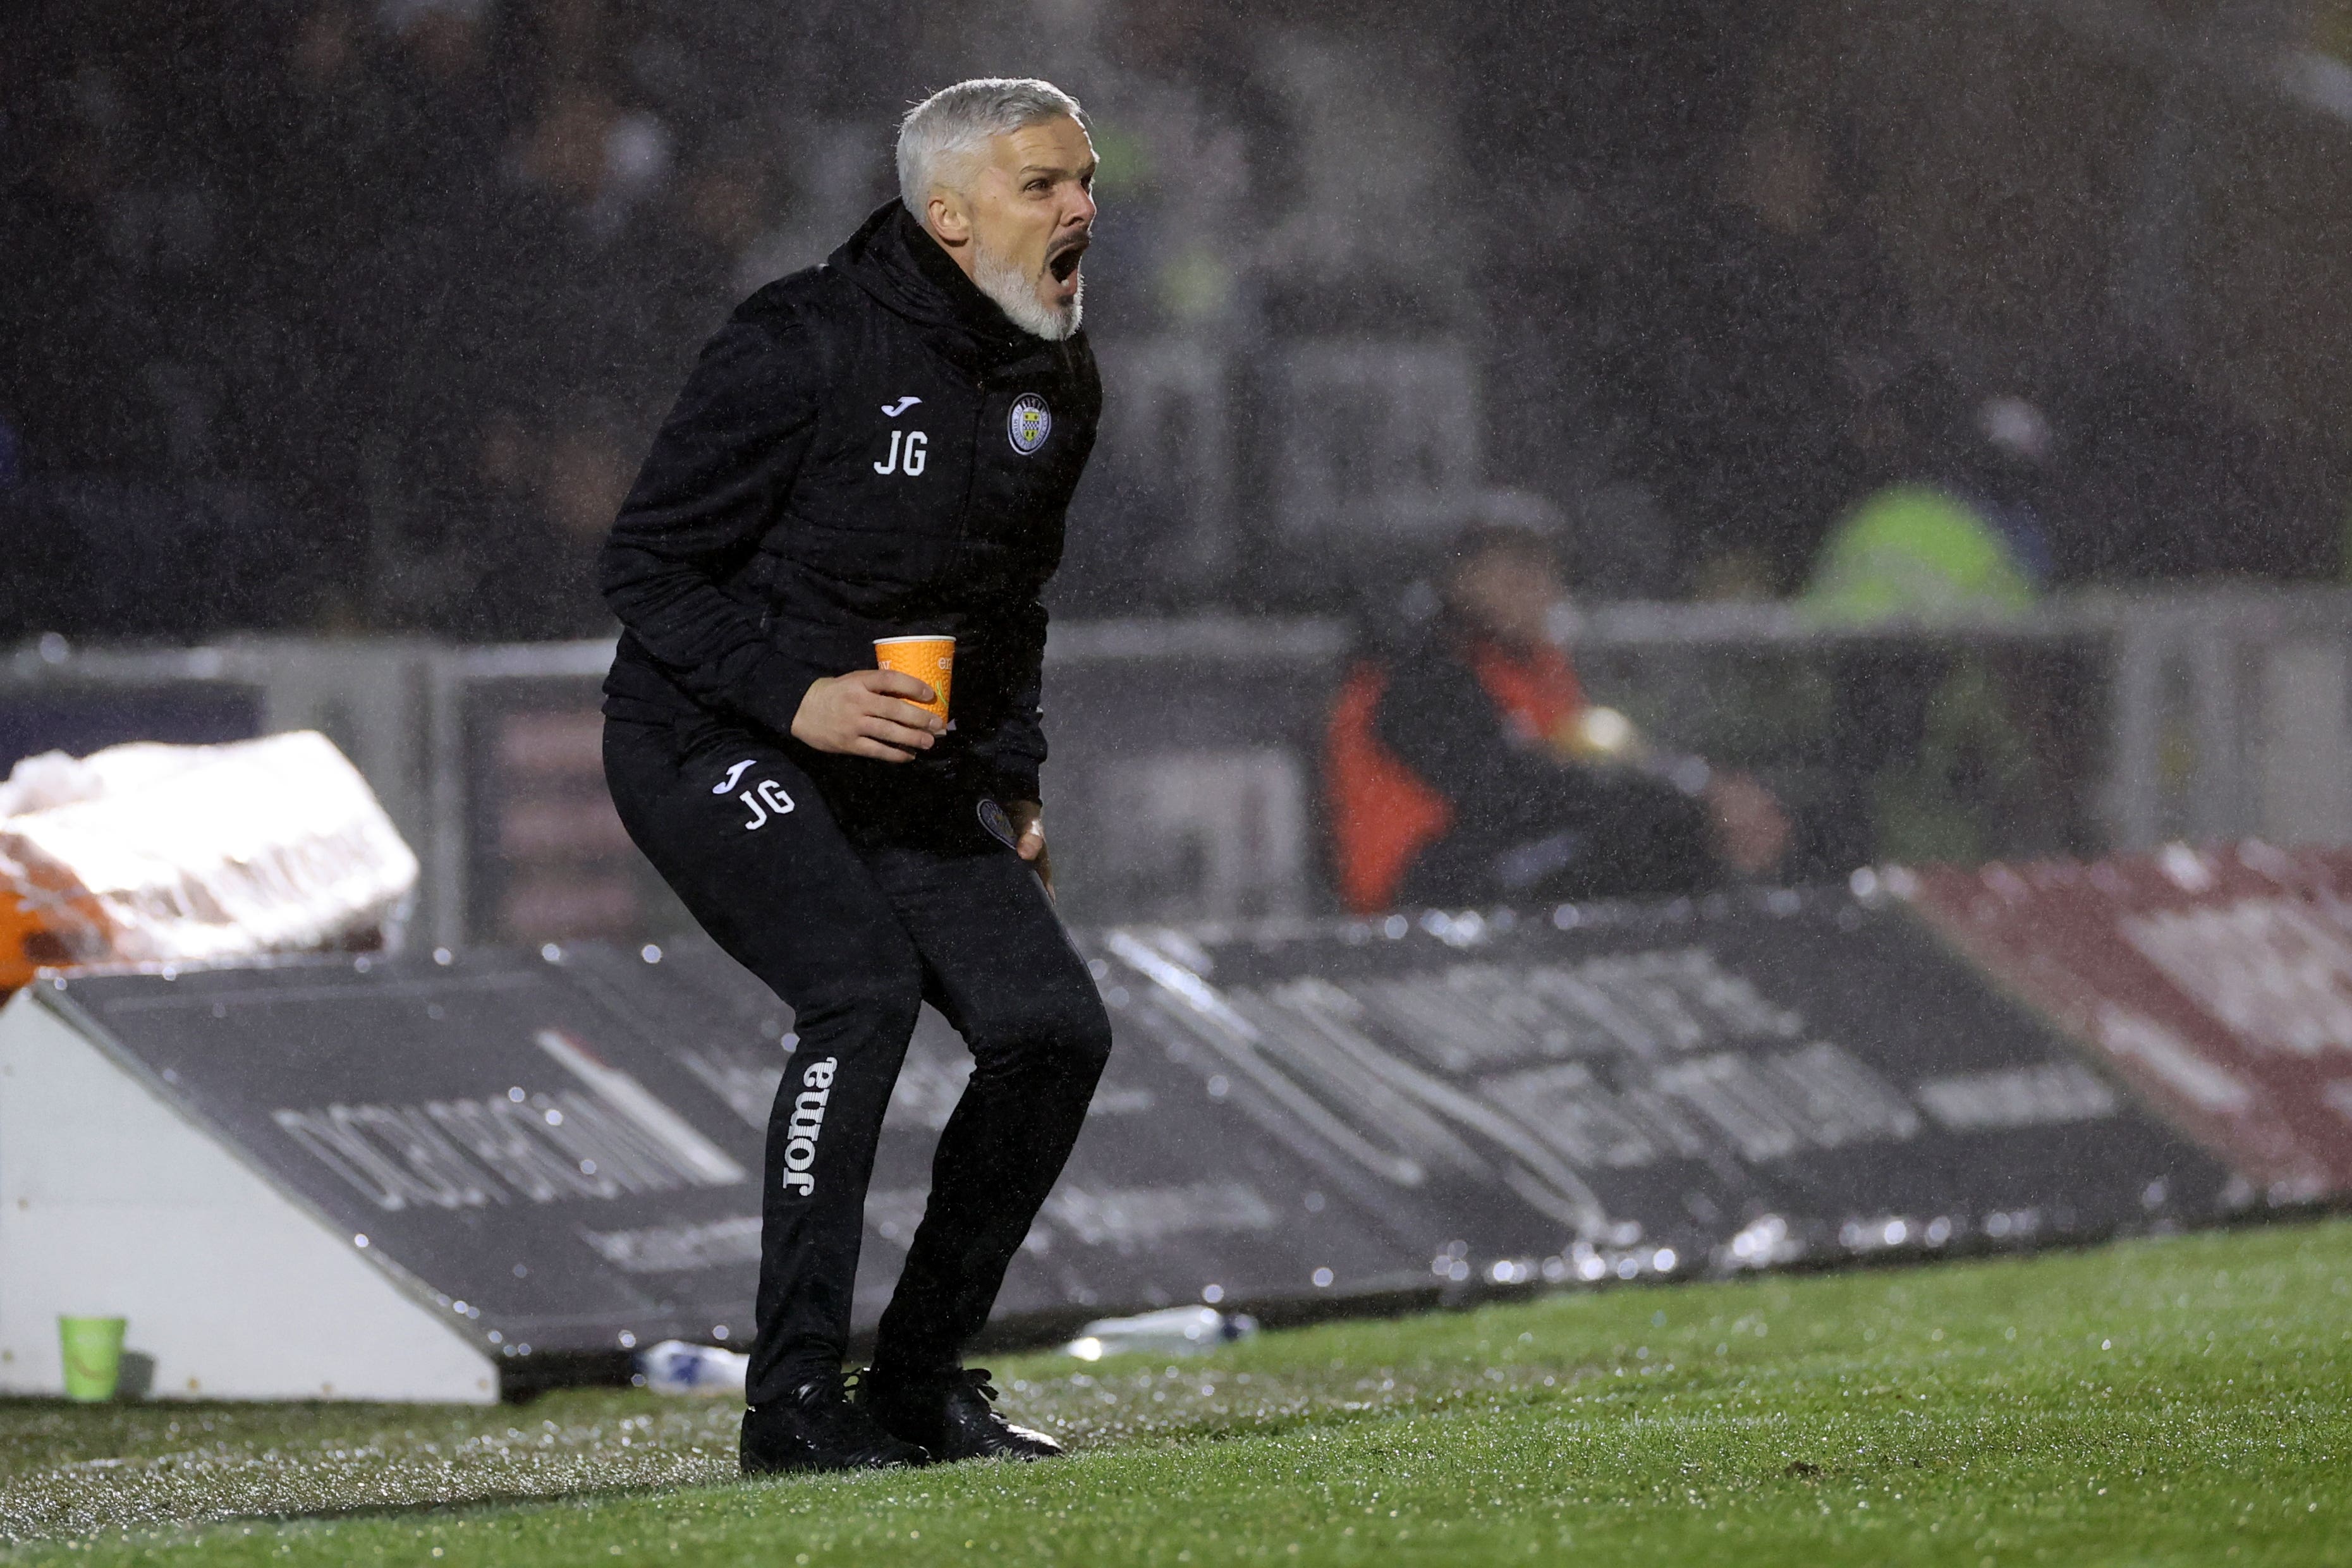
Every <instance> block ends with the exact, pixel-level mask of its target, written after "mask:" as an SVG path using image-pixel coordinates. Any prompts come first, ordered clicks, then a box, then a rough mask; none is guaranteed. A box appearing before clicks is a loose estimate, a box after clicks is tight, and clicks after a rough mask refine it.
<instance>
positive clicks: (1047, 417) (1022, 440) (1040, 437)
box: [1004, 392, 1054, 457]
mask: <svg viewBox="0 0 2352 1568" xmlns="http://www.w3.org/2000/svg"><path fill="white" fill-rule="evenodd" d="M1004 434H1005V435H1006V436H1007V437H1008V438H1009V439H1010V440H1011V441H1012V443H1013V451H1015V452H1018V453H1019V454H1021V455H1022V456H1024V457H1026V456H1028V455H1030V454H1031V453H1033V452H1034V451H1036V450H1037V448H1039V447H1040V446H1043V445H1045V437H1047V436H1049V435H1051V434H1054V411H1053V410H1052V409H1050V408H1047V407H1046V406H1045V399H1044V398H1042V397H1039V396H1038V395H1037V394H1036V393H1035V392H1023V393H1022V394H1021V395H1020V396H1019V397H1016V398H1014V399H1013V413H1012V415H1011V416H1010V417H1009V418H1008V419H1006V421H1005V422H1004Z"/></svg>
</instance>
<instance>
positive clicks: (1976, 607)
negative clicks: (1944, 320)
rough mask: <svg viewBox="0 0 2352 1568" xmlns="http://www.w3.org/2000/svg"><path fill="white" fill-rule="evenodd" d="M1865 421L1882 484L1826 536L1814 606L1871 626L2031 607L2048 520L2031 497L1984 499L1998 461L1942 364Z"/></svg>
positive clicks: (1881, 400)
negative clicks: (1982, 454) (1988, 456)
mask: <svg viewBox="0 0 2352 1568" xmlns="http://www.w3.org/2000/svg"><path fill="white" fill-rule="evenodd" d="M2013 424H2014V420H2013V419H2012V420H2011V421H2008V422H2005V423H2002V425H2001V428H2002V429H2003V430H2004V431H2010V430H2011V427H2012V426H2013ZM1858 425H1859V429H1858V441H1857V444H1858V445H1859V446H1860V447H1861V449H1862V450H1863V451H1864V453H1866V454H1867V455H1869V459H1870V461H1871V463H1872V465H1873V467H1874V470H1875V471H1876V474H1875V476H1876V478H1877V479H1878V481H1879V486H1878V488H1876V489H1875V490H1874V491H1873V492H1872V493H1871V494H1870V495H1869V496H1867V497H1864V499H1863V500H1862V501H1861V503H1860V504H1858V505H1857V506H1855V507H1853V509H1852V510H1851V511H1849V512H1847V513H1846V514H1845V516H1844V517H1841V518H1839V519H1838V521H1837V523H1836V524H1835V525H1834V526H1833V527H1832V528H1831V529H1830V532H1829V537H1828V538H1826V539H1824V540H1823V541H1822V547H1821V551H1820V553H1819V555H1818V556H1817V557H1816V559H1815V560H1814V563H1813V570H1812V574H1811V580H1810V581H1809V582H1808V583H1807V584H1806V587H1805V591H1804V595H1803V602H1804V604H1805V605H1806V607H1807V608H1808V609H1810V610H1811V611H1812V612H1814V613H1815V614H1816V615H1818V616H1820V617H1822V618H1823V619H1827V620H1834V621H1842V622H1872V621H1885V620H1893V619H1896V618H1902V619H1906V620H1914V621H1923V620H1924V621H1936V620H1948V619H1951V618H1953V617H1955V616H1959V615H1967V614H1970V613H1995V614H1998V613H2002V612H2013V611H2018V610H2022V609H2024V608H2025V607H2026V606H2027V605H2029V604H2031V603H2032V601H2033V598H2034V595H2035V592H2036V589H2037V587H2038V583H2039V580H2040V578H2041V576H2042V572H2040V571H2037V570H2036V569H2035V566H2034V564H2033V563H2034V562H2035V561H2037V560H2042V559H2047V547H2046V546H2045V545H2044V544H2043V542H2042V538H2041V534H2040V523H2039V519H2038V517H2037V516H2036V515H2035V513H2034V512H2033V511H2032V508H2031V507H2030V506H2028V505H2026V504H2024V503H2023V502H2022V501H2019V502H2014V503H2012V504H2011V505H2010V506H2006V507H2002V506H1998V505H1994V504H1992V503H1991V502H1990V500H1989V499H1988V497H1986V495H1985V491H1984V488H1983V486H1982V485H1981V483H1979V482H1977V481H1979V480H1980V479H1981V478H1982V476H1984V475H1985V474H1986V472H1987V470H1988V469H1989V468H1990V466H1991V465H1990V463H1989V462H1988V461H1986V460H1984V459H1982V458H1978V457H1976V449H1978V448H1979V447H1982V446H1983V445H1985V444H1984V443H1981V442H1979V441H1977V440H1976V439H1975V432H1974V431H1973V429H1972V428H1971V427H1970V426H1969V422H1968V419H1967V416H1966V415H1965V413H1963V411H1962V402H1961V399H1960V395H1959V392H1958V388H1956V387H1955V386H1954V385H1953V383H1952V380H1951V377H1950V376H1949V375H1948V373H1947V372H1946V371H1944V370H1943V369H1942V367H1940V366H1938V365H1937V364H1935V363H1933V362H1932V361H1929V362H1925V363H1922V364H1921V365H1919V366H1917V367H1916V368H1915V369H1914V370H1913V371H1911V373H1910V374H1909V375H1907V376H1906V377H1905V378H1904V379H1903V380H1902V381H1900V382H1897V383H1896V384H1895V386H1893V387H1891V388H1889V389H1888V390H1887V391H1886V392H1883V393H1882V394H1880V395H1879V396H1878V397H1877V398H1876V399H1874V400H1873V401H1872V402H1870V403H1869V404H1868V405H1866V406H1865V407H1864V410H1863V413H1862V414H1861V417H1860V419H1859V421H1858ZM1972 458H1973V459H1975V460H1974V461H1973V462H1972ZM1971 468H1973V469H1974V471H1975V472H1974V474H1973V475H1972V474H1971Z"/></svg>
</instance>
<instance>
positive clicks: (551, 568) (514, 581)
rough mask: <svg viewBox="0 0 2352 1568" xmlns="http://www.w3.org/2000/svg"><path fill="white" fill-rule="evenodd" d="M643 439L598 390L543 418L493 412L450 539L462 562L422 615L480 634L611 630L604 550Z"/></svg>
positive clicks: (488, 637) (522, 636) (536, 635)
mask: <svg viewBox="0 0 2352 1568" xmlns="http://www.w3.org/2000/svg"><path fill="white" fill-rule="evenodd" d="M641 444H642V441H641V440H640V439H639V438H637V437H636V436H635V435H634V434H633V433H632V432H631V431H630V430H629V429H628V428H627V425H626V422H625V420H624V419H623V418H622V417H621V416H620V414H619V413H618V412H617V411H616V410H614V409H613V408H611V407H609V406H606V405H604V404H602V403H599V402H595V401H593V400H590V399H574V400H570V401H567V402H563V403H562V404H560V405H559V406H558V407H557V408H556V410H555V411H554V412H553V413H552V414H551V416H550V417H548V418H547V419H545V420H544V421H542V422H539V423H530V422H527V421H525V420H524V419H522V418H520V417H519V416H517V415H515V414H513V413H501V414H499V415H497V416H495V417H493V418H492V419H491V420H490V421H489V423H488V425H487V426H486V427H485V429H484V431H483V432H482V435H481V438H480V444H479V446H478V451H477V454H476V459H477V487H476V489H475V490H474V494H473V499H472V505H471V506H470V507H469V508H468V510H467V513H466V515H465V517H464V519H463V521H462V523H461V525H460V528H461V529H462V532H461V533H460V535H459V536H458V537H457V538H454V539H452V540H451V541H450V545H449V550H450V554H451V556H452V557H453V559H454V561H455V565H456V569H455V570H454V571H452V572H451V573H450V574H449V575H448V576H447V577H446V578H445V579H444V580H442V581H441V584H440V590H439V593H438V597H437V601H436V603H435V604H434V605H433V606H432V607H431V609H430V610H429V612H427V614H426V616H425V620H426V623H427V624H428V625H429V626H430V627H431V628H432V630H434V631H436V632H440V633H441V634H443V635H445V636H449V637H456V638H462V639H468V640H472V641H478V642H503V641H518V642H534V641H552V640H558V639H562V638H570V637H595V636H604V635H608V634H610V633H611V632H612V630H613V623H612V616H611V613H610V612H608V611H607V610H606V609H605V607H604V597H603V595H602V594H600V593H599V592H598V591H597V590H596V585H595V574H594V567H595V558H596V550H597V549H598V547H599V546H600V545H602V543H603V542H604V534H605V532H606V530H607V529H609V528H611V527H612V524H613V514H614V512H616V511H618V510H619V509H620V505H621V497H623V495H625V493H626V492H627V490H628V487H629V480H630V478H631V476H632V473H633V468H632V457H631V454H632V452H633V451H634V450H635V447H637V446H638V445H641Z"/></svg>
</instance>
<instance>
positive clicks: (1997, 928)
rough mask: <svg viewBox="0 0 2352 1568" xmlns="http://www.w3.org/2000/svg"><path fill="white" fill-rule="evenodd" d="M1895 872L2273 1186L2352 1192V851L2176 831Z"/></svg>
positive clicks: (2255, 1180)
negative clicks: (2050, 858) (2171, 840)
mask: <svg viewBox="0 0 2352 1568" xmlns="http://www.w3.org/2000/svg"><path fill="white" fill-rule="evenodd" d="M1887 880H1888V883H1889V884H1890V886H1891V887H1892V888H1893V889H1894V891H1895V892H1897V893H1899V894H1902V895H1903V896H1904V897H1906V898H1907V899H1909V900H1910V901H1911V902H1912V903H1913V904H1916V906H1917V907H1918V908H1919V909H1920V910H1921V911H1922V912H1923V913H1924V914H1926V915H1927V918H1928V919H1929V920H1930V921H1932V922H1933V923H1934V924H1935V925H1936V926H1937V929H1939V930H1940V931H1942V932H1944V933H1945V934H1946V936H1948V937H1949V939H1950V940H1951V941H1952V943H1953V944H1954V945H1955V946H1957V947H1958V949H1959V950H1961V951H1962V952H1964V953H1966V954H1967V955H1968V956H1969V957H1970V958H1972V959H1973V960H1975V961H1976V963H1977V964H1979V966H1980V967H1982V968H1984V969H1985V970H1986V971H1987V972H1988V973H1989V974H1990V975H1991V976H1992V977H1994V978H1995V979H1996V981H1998V982H1999V983H2000V984H2001V985H2002V986H2004V987H2006V988H2009V989H2011V991H2012V992H2014V993H2015V994H2016V995H2017V996H2019V997H2021V998H2024V999H2026V1000H2027V1001H2029V1002H2031V1003H2032V1005H2033V1006H2034V1007H2035V1008H2036V1009H2038V1010H2040V1011H2041V1012H2042V1013H2043V1014H2044V1015H2045V1016H2047V1017H2049V1018H2052V1019H2055V1020H2057V1021H2058V1022H2059V1023H2061V1024H2062V1025H2063V1027H2064V1028H2065V1029H2066V1030H2068V1031H2069V1032H2070V1033H2071V1034H2073V1035H2074V1038H2075V1039H2077V1040H2081V1041H2083V1042H2084V1043H2085V1044H2086V1045H2087V1046H2089V1047H2090V1048H2091V1049H2092V1050H2093V1051H2095V1052H2097V1054H2098V1055H2099V1057H2100V1058H2101V1059H2102V1060H2103V1061H2105V1063H2106V1064H2107V1065H2108V1067H2109V1068H2110V1069H2111V1070H2112V1071H2114V1072H2115V1073H2116V1075H2117V1076H2118V1077H2119V1078H2121V1079H2122V1080H2123V1081H2124V1082H2126V1083H2129V1084H2130V1085H2131V1086H2132V1088H2133V1089H2134V1090H2136V1091H2137V1092H2138V1093H2139V1094H2140V1095H2142V1096H2143V1097H2144V1098H2145V1099H2146V1100H2147V1102H2148V1103H2150V1104H2151V1105H2154V1106H2156V1107H2158V1108H2159V1109H2160V1110H2161V1111H2162V1112H2163V1113H2164V1114H2165V1115H2166V1116H2167V1117H2168V1118H2169V1119H2170V1120H2171V1121H2173V1122H2174V1123H2175V1124H2178V1125H2179V1126H2181V1127H2184V1128H2186V1129H2187V1130H2188V1131H2189V1133H2190V1134H2192V1135H2194V1136H2195V1137H2196V1138H2197V1139H2198V1141H2199V1142H2200V1143H2201V1144H2203V1145H2205V1146H2206V1147H2208V1148H2210V1149H2213V1150H2215V1151H2217V1152H2219V1153H2220V1154H2221V1155H2222V1156H2223V1157H2224V1158H2226V1159H2227V1160H2228V1161H2229V1162H2230V1164H2231V1166H2233V1167H2234V1168H2235V1169H2237V1170H2238V1171H2239V1172H2241V1173H2242V1175H2243V1176H2244V1178H2245V1179H2246V1180H2247V1181H2248V1182H2250V1183H2252V1184H2256V1185H2258V1186H2261V1187H2262V1188H2263V1189H2264V1193H2265V1196H2266V1197H2268V1198H2269V1199H2270V1200H2272V1201H2273V1202H2281V1203H2286V1202H2298V1201H2305V1200H2309V1199H2313V1198H2321V1197H2329V1198H2333V1197H2342V1196H2344V1195H2345V1194H2347V1193H2348V1192H2352V851H2347V850H2295V851H2292V852H2290V851H2283V850H2280V849H2278V848H2276V847H2274V846H2273V845H2270V844H2267V843H2263V842H2260V841H2252V840H2249V841H2243V842H2241V843H2237V844H2227V845H2220V846H2214V847H2210V848H2203V849H2199V848H2191V847H2190V846H2189V845H2186V844H2173V845H2170V846H2168V847H2167V848H2165V849H2163V850H2161V851H2159V852H2157V853H2154V854H2148V855H2124V856H2117V857H2115V858H2113V859H2109V860H2104V861H2100V862H2095V863H2094V864H2091V865H2079V864H2074V863H2071V862H2045V863H2040V864H2023V865H1993V866H1988V867H1986V868H1984V869H1983V870H1981V871H1959V870H1956V869H1948V868H1937V869H1934V870H1930V871H1925V872H1919V873H1906V872H1890V873H1887Z"/></svg>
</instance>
